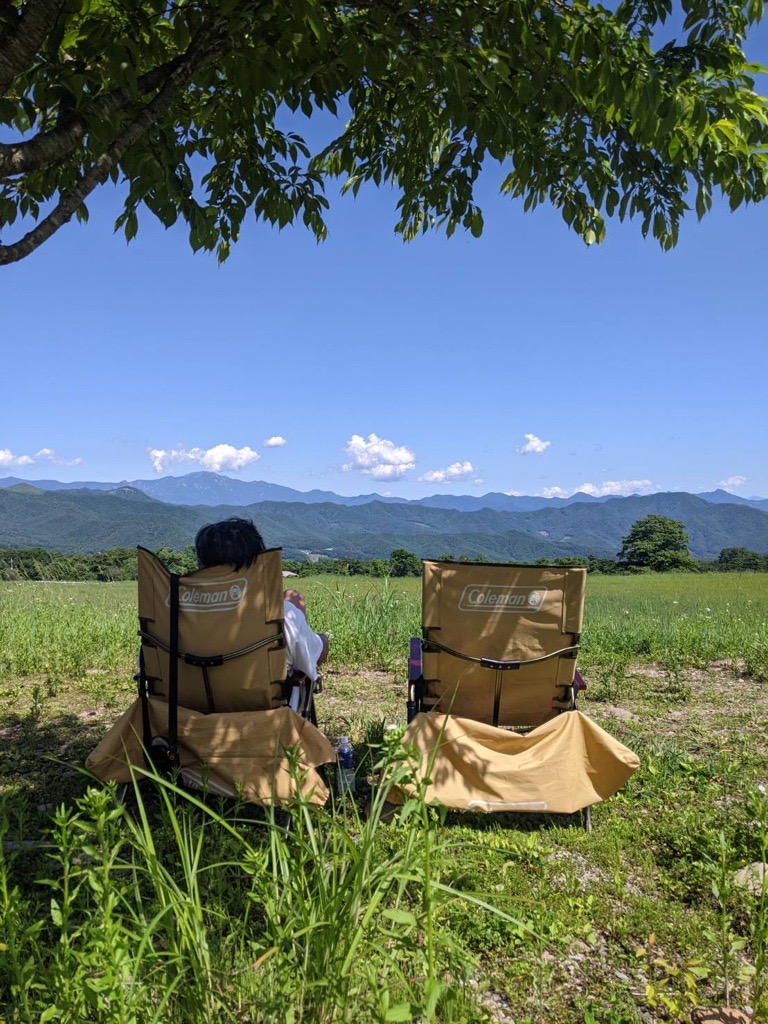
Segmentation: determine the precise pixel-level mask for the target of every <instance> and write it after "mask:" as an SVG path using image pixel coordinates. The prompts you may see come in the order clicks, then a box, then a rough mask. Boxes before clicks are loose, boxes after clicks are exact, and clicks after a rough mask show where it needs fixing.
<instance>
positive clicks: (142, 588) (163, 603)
mask: <svg viewBox="0 0 768 1024" xmlns="http://www.w3.org/2000/svg"><path fill="white" fill-rule="evenodd" d="M281 565H282V561H281V552H280V549H279V548H274V549H271V550H268V551H264V552H262V553H261V554H260V555H259V556H258V558H257V559H256V561H255V562H254V563H253V564H252V565H251V566H249V567H248V568H247V569H239V570H238V571H237V572H235V571H233V570H232V568H231V566H223V565H218V566H213V567H211V568H209V569H199V570H198V571H197V572H193V573H190V574H189V575H187V576H182V577H181V578H180V579H179V617H178V623H179V625H178V648H179V652H180V657H179V660H178V666H179V670H178V702H179V704H180V705H181V706H182V707H186V708H190V709H191V710H194V711H203V712H211V711H262V710H269V709H270V708H274V707H279V706H281V705H282V704H284V703H285V699H284V691H283V686H282V684H283V681H284V680H285V670H286V663H285V634H284V631H283V577H282V570H281ZM170 594H171V573H170V572H169V571H168V569H167V568H166V567H165V566H164V565H163V563H162V562H161V561H160V559H159V558H157V557H156V555H154V554H153V553H152V552H151V551H147V550H146V549H145V548H139V624H140V627H141V636H142V656H143V659H144V668H145V672H146V675H147V677H148V678H149V680H150V687H151V692H152V693H154V695H156V696H158V697H161V698H162V699H164V700H168V699H169V679H170V672H169V650H170V648H171V643H172V635H171V634H172V624H171V619H172V616H171V597H170ZM240 651H246V652H247V653H243V654H240V655H239V656H238V657H234V658H233V657H232V655H234V654H237V653H238V652H240ZM185 657H186V658H187V660H186V661H185V660H184V659H185ZM205 659H208V660H209V662H210V663H209V664H207V665H206V664H203V665H201V664H200V661H201V660H205ZM219 659H221V661H219Z"/></svg>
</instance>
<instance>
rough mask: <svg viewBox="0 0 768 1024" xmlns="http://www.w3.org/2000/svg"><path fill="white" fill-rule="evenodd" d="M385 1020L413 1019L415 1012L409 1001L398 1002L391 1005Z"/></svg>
mask: <svg viewBox="0 0 768 1024" xmlns="http://www.w3.org/2000/svg"><path fill="white" fill-rule="evenodd" d="M384 1020H401V1021H402V1020H413V1012H412V1010H411V1007H410V1004H409V1003H397V1005H396V1006H390V1008H389V1009H388V1010H387V1012H386V1013H385V1014H384Z"/></svg>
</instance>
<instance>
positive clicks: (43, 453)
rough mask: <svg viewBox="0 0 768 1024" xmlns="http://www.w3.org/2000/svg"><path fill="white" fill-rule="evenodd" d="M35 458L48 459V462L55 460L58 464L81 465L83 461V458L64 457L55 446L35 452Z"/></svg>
mask: <svg viewBox="0 0 768 1024" xmlns="http://www.w3.org/2000/svg"><path fill="white" fill-rule="evenodd" d="M35 459H47V460H48V462H55V463H56V465H57V466H79V465H80V464H81V463H82V461H83V460H82V459H81V458H77V459H63V458H62V457H61V456H60V455H59V454H58V453H57V452H55V451H54V450H53V448H41V449H40V451H39V452H36V453H35Z"/></svg>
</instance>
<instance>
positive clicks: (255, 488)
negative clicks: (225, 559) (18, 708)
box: [0, 472, 768, 512]
mask: <svg viewBox="0 0 768 1024" xmlns="http://www.w3.org/2000/svg"><path fill="white" fill-rule="evenodd" d="M17 484H24V485H25V486H34V487H37V488H39V489H40V490H44V491H63V490H67V491H73V490H83V489H86V490H90V491H118V490H120V489H121V488H124V487H130V488H134V489H136V490H139V491H142V492H143V493H144V494H147V495H149V496H150V497H152V498H155V499H156V500H157V501H164V502H168V503H169V504H171V505H209V506H216V505H234V506H240V505H241V506H245V505H254V504H257V503H259V502H263V501H285V502H302V503H303V504H307V505H319V504H325V503H328V502H330V503H331V504H334V505H349V506H355V505H368V504H370V503H371V502H374V501H378V502H382V503H384V504H387V505H426V506H428V507H429V508H442V509H455V510H457V511H459V512H479V511H481V510H482V509H492V510H494V511H496V512H535V511H536V510H538V509H541V508H549V509H559V508H569V507H570V506H571V505H582V504H589V505H603V504H605V503H606V502H607V501H612V500H614V498H613V496H612V495H603V496H601V497H595V496H594V495H592V494H585V493H583V492H582V491H578V492H577V493H576V494H572V495H570V497H568V498H542V497H541V496H539V495H531V494H504V493H503V492H501V491H490V492H489V493H488V494H480V495H475V494H431V495H429V496H428V497H426V498H417V499H415V500H412V501H409V500H408V499H406V498H394V497H391V496H386V495H381V494H376V493H375V492H374V493H371V494H357V495H352V496H349V495H342V494H336V493H334V492H333V491H321V490H312V491H297V490H295V489H294V488H292V487H284V486H283V485H282V484H271V483H267V482H266V481H265V480H237V479H234V478H233V477H229V476H224V475H223V474H221V473H207V472H199V473H187V474H185V475H183V476H164V477H157V478H155V479H152V480H121V481H119V482H118V483H105V482H104V481H101V482H93V481H90V482H81V483H78V482H74V483H60V482H59V481H57V480H30V481H25V480H21V479H20V478H19V477H12V476H9V477H5V478H4V479H0V488H2V487H11V486H15V485H17ZM680 493H685V492H680ZM633 497H637V495H633ZM696 497H699V498H702V499H703V500H704V501H708V502H711V503H712V504H732V505H747V506H749V507H751V508H759V509H761V511H768V498H741V497H739V496H738V495H736V494H729V493H728V491H724V490H722V489H718V490H715V491H709V492H706V493H703V494H699V495H696Z"/></svg>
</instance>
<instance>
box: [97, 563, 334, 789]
mask: <svg viewBox="0 0 768 1024" xmlns="http://www.w3.org/2000/svg"><path fill="white" fill-rule="evenodd" d="M138 564H139V581H138V610H139V624H140V636H141V661H142V665H143V675H144V680H142V681H141V682H140V687H142V686H144V685H146V687H147V696H146V704H144V698H142V696H141V690H140V696H139V698H138V699H137V700H136V701H135V702H134V703H133V704H132V705H131V707H130V708H128V710H127V711H126V712H125V713H124V715H123V716H122V717H121V718H120V719H119V720H118V721H117V722H116V723H115V725H114V726H113V727H112V729H110V731H109V732H108V733H107V735H106V736H105V737H104V739H103V740H102V741H101V743H100V744H99V745H98V747H97V748H96V749H95V750H94V751H93V753H92V754H91V755H90V756H89V757H88V759H87V761H86V767H87V768H88V769H89V770H90V771H92V772H93V773H94V775H96V776H97V777H98V778H100V779H102V780H103V781H116V782H127V781H128V780H129V779H130V778H131V767H130V766H132V765H133V766H136V767H138V768H140V769H142V768H144V767H145V763H146V762H145V757H144V751H145V747H146V746H147V743H146V730H145V728H144V724H145V722H144V716H145V714H146V718H147V719H148V724H149V734H150V736H151V737H157V736H166V737H167V736H168V735H169V732H170V720H171V715H172V708H171V705H170V703H169V698H170V654H169V652H170V649H171V629H172V622H171V619H172V612H171V599H170V592H171V591H170V582H171V574H170V573H169V571H168V569H167V568H166V567H165V566H164V565H163V563H162V562H161V561H160V560H159V559H158V558H157V557H156V556H155V555H154V554H152V552H150V551H147V550H146V549H144V548H139V562H138ZM283 614H284V612H283V586H282V571H281V552H280V550H279V549H273V550H269V551H265V552H263V553H262V554H260V555H259V556H258V558H257V559H256V560H255V561H254V562H253V563H252V565H250V566H249V567H248V568H244V569H240V570H237V571H232V570H231V568H230V567H227V566H215V567H212V568H208V569H200V570H198V571H197V572H193V573H190V574H189V575H187V576H183V577H181V578H180V580H179V615H178V650H179V658H178V711H177V715H176V728H177V756H178V765H179V768H180V771H181V774H182V777H183V778H184V777H187V778H196V779H198V780H202V782H203V784H206V785H208V787H209V788H210V789H211V791H214V792H228V793H230V794H231V795H235V794H240V795H242V796H243V797H244V798H245V799H247V800H250V801H252V802H255V803H268V804H272V803H278V804H279V803H283V802H285V801H286V800H289V799H291V798H292V797H293V796H295V795H296V792H297V791H300V792H301V793H303V794H304V796H305V797H308V798H309V799H310V800H311V802H314V803H324V802H325V800H326V799H327V797H328V790H327V788H326V786H325V784H324V783H323V781H322V779H321V778H320V776H319V775H318V773H317V770H316V769H317V768H319V767H320V766H321V765H323V764H326V763H328V762H331V761H335V760H336V753H335V751H334V749H333V747H332V746H331V745H330V743H329V742H328V740H327V739H326V738H325V736H323V734H322V733H321V732H320V731H319V730H318V729H317V728H316V727H315V726H314V725H313V724H312V723H311V722H310V721H308V720H306V719H305V718H304V717H302V716H301V715H299V714H297V713H296V711H294V710H292V709H291V708H290V707H288V706H287V704H288V698H289V696H290V693H289V688H288V687H286V685H285V671H286V659H285V636H284V630H283ZM297 773H298V776H299V780H298V781H297V780H296V779H295V778H294V776H296V775H297Z"/></svg>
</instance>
